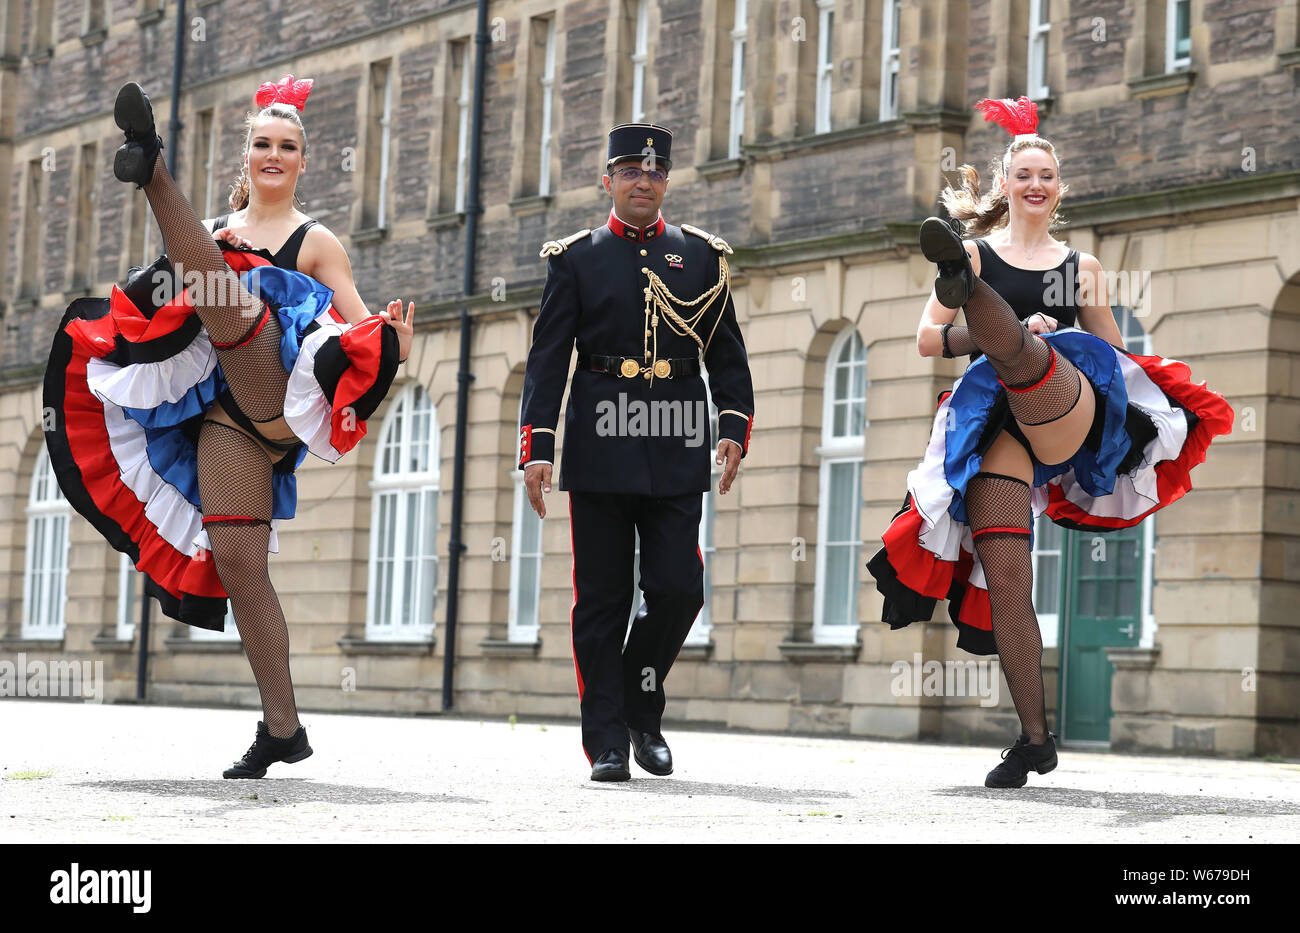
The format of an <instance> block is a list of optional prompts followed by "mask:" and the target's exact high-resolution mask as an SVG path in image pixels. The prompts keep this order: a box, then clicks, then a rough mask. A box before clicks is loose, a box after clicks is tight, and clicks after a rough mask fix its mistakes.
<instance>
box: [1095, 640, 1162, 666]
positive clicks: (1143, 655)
mask: <svg viewBox="0 0 1300 933" xmlns="http://www.w3.org/2000/svg"><path fill="white" fill-rule="evenodd" d="M1106 659H1107V660H1108V661H1110V663H1111V664H1113V665H1114V666H1115V670H1117V671H1149V670H1151V669H1153V668H1154V667H1155V666H1156V661H1158V660H1159V659H1160V647H1159V646H1156V647H1153V648H1131V647H1129V646H1127V645H1119V646H1116V647H1112V648H1107V649H1106Z"/></svg>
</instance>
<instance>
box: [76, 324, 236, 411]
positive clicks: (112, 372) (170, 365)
mask: <svg viewBox="0 0 1300 933" xmlns="http://www.w3.org/2000/svg"><path fill="white" fill-rule="evenodd" d="M216 367H217V351H216V350H214V349H213V348H212V342H211V341H210V340H209V339H208V332H207V331H206V330H204V329H200V330H199V333H198V334H197V335H196V336H195V338H194V339H193V340H191V341H190V343H189V345H188V346H186V347H185V349H184V350H181V351H180V352H179V353H177V354H176V355H175V356H170V357H168V358H167V359H164V360H159V361H158V362H156V363H130V364H128V365H126V366H118V365H117V364H116V363H109V362H107V361H105V360H102V359H98V358H94V357H92V358H91V359H90V360H88V361H87V362H86V384H87V385H88V386H89V387H90V391H92V392H94V393H95V394H96V395H97V396H99V397H100V398H101V399H103V400H104V401H105V402H111V403H112V404H114V405H116V406H118V407H120V408H156V407H157V406H159V405H162V404H166V403H173V402H178V401H180V400H181V399H182V398H184V397H185V393H186V392H188V391H190V390H191V389H193V388H194V387H195V386H196V385H198V384H199V383H200V382H202V381H203V380H204V379H207V378H208V377H209V376H210V375H212V371H213V370H214V369H216Z"/></svg>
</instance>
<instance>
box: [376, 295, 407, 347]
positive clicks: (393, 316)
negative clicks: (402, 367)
mask: <svg viewBox="0 0 1300 933" xmlns="http://www.w3.org/2000/svg"><path fill="white" fill-rule="evenodd" d="M379 316H380V317H381V318H383V319H384V320H385V321H387V322H388V323H389V324H391V325H392V327H393V330H395V331H397V345H398V347H399V348H400V349H401V355H402V362H403V363H405V362H406V358H407V357H408V356H410V355H411V341H412V340H414V339H415V302H414V301H412V302H411V303H410V304H408V305H407V306H406V317H402V299H400V298H394V299H393V300H392V301H390V302H389V303H388V307H387V308H385V309H384V310H383V311H380V312H379Z"/></svg>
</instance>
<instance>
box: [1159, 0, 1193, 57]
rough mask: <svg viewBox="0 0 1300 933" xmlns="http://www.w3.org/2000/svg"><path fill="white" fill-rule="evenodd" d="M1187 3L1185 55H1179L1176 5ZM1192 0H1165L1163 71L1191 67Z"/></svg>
mask: <svg viewBox="0 0 1300 933" xmlns="http://www.w3.org/2000/svg"><path fill="white" fill-rule="evenodd" d="M1180 3H1186V4H1187V39H1188V42H1187V55H1186V57H1179V55H1178V51H1177V45H1178V5H1179V4H1180ZM1191 36H1192V0H1165V73H1166V74H1170V73H1172V72H1175V71H1185V70H1187V69H1188V68H1190V67H1192V43H1191Z"/></svg>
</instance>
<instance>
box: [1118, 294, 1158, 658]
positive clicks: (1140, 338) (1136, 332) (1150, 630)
mask: <svg viewBox="0 0 1300 933" xmlns="http://www.w3.org/2000/svg"><path fill="white" fill-rule="evenodd" d="M1111 313H1112V314H1113V315H1114V316H1115V325H1116V326H1117V327H1118V328H1119V332H1120V336H1122V337H1123V338H1124V346H1125V347H1127V348H1128V350H1129V352H1131V353H1136V354H1138V355H1139V356H1153V355H1154V354H1155V349H1154V346H1153V341H1152V340H1151V335H1150V334H1149V333H1147V331H1146V328H1144V327H1143V326H1142V324H1141V322H1140V321H1139V320H1138V319H1137V316H1136V315H1135V314H1134V313H1133V309H1132V308H1129V307H1125V306H1123V305H1115V306H1113V307H1112V308H1111ZM1142 535H1143V537H1142V612H1141V618H1142V637H1141V638H1140V639H1138V647H1141V648H1151V647H1154V646H1155V635H1156V628H1157V625H1156V617H1155V613H1154V612H1153V611H1152V608H1151V603H1152V590H1153V589H1154V588H1155V557H1156V516H1155V515H1148V516H1147V517H1146V518H1144V519H1143V520H1142Z"/></svg>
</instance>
